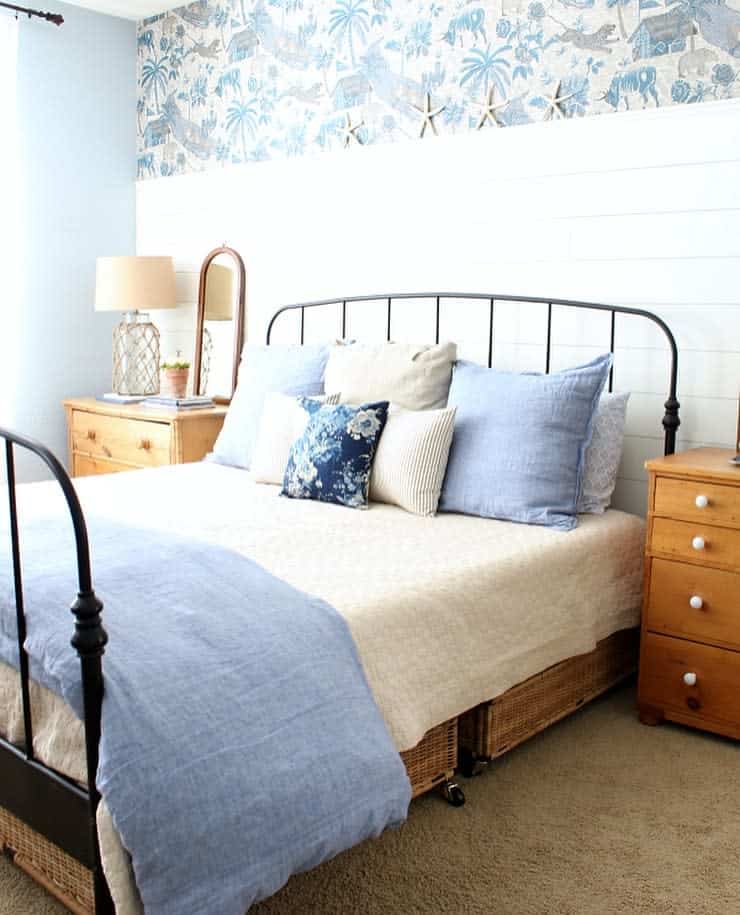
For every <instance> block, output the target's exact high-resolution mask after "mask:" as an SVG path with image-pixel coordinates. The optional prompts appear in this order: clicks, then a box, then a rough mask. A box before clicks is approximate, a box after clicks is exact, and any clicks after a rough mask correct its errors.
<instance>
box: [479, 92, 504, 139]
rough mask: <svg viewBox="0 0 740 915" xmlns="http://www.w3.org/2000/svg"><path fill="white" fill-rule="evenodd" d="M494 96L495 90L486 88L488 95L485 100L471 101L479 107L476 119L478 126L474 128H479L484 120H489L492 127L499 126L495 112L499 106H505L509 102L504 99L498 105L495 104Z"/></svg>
mask: <svg viewBox="0 0 740 915" xmlns="http://www.w3.org/2000/svg"><path fill="white" fill-rule="evenodd" d="M495 98H496V90H495V89H493V88H491V89H489V90H488V95H487V97H486V101H485V102H473V104H474V105H477V106H478V107H479V108H480V109H481V115H480V120H479V121H478V126H477V127H476V128H475V129H476V130H480V129H481V127H483V125H484V124H485V123H486V121H490V122H491V123H492V124H493V126H494V127H501V122H500V121H499V119H498V118H497V117H496V112H497V111H498V110H499V108H506V106H507V105H508V104H509V103H508V101H504V102H501V103H500V104H498V105H495V104H494V101H495Z"/></svg>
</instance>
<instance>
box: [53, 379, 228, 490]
mask: <svg viewBox="0 0 740 915" xmlns="http://www.w3.org/2000/svg"><path fill="white" fill-rule="evenodd" d="M64 409H65V411H66V413H67V437H68V443H69V468H70V472H71V474H72V476H73V477H84V476H92V475H94V474H98V473H116V472H117V471H120V470H135V469H137V468H143V467H161V466H163V465H165V464H186V463H189V462H190V461H200V460H201V459H202V458H203V457H205V455H206V454H208V452H209V451H211V450H212V449H213V443H214V442H215V441H216V437H217V435H218V433H219V432H220V431H221V426H222V425H223V422H224V416H225V415H226V407H211V408H210V409H207V410H180V411H177V410H155V409H153V408H151V407H142V406H139V405H136V404H135V405H132V406H122V405H120V404H112V403H105V402H103V401H100V400H95V399H94V398H93V397H81V398H75V399H73V400H65V401H64Z"/></svg>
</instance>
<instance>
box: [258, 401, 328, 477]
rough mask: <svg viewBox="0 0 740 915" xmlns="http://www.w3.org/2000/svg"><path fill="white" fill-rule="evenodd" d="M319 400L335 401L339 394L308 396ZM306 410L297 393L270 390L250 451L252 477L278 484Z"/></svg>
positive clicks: (303, 427)
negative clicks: (254, 442)
mask: <svg viewBox="0 0 740 915" xmlns="http://www.w3.org/2000/svg"><path fill="white" fill-rule="evenodd" d="M310 399H311V400H318V401H320V402H321V403H328V404H336V403H339V394H333V395H330V396H325V397H312V398H310ZM307 422H308V413H306V411H305V410H304V409H303V407H301V405H300V404H299V403H298V398H297V397H291V396H290V395H288V394H280V393H279V392H277V391H270V392H268V393H267V394H266V395H265V403H264V406H263V407H262V416H261V418H260V424H259V431H258V433H257V444H256V445H255V449H254V453H253V455H252V466H251V471H252V478H253V479H254V481H255V482H256V483H276V484H278V485H282V482H283V477H284V476H285V467H286V465H287V463H288V455H289V454H290V449H291V448H292V447H293V443H294V442H295V441H296V440H297V439H299V438H300V437H301V435H303V431H304V429H305V428H306V423H307Z"/></svg>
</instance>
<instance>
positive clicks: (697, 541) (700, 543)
mask: <svg viewBox="0 0 740 915" xmlns="http://www.w3.org/2000/svg"><path fill="white" fill-rule="evenodd" d="M691 546H693V548H694V549H695V550H703V549H704V546H705V543H704V538H703V537H694V539H693V540H692V541H691Z"/></svg>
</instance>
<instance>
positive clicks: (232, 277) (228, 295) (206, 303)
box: [193, 245, 246, 403]
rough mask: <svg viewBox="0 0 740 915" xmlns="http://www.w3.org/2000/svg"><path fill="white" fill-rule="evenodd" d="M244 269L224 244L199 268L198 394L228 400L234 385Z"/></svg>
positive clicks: (241, 335) (195, 376) (195, 369)
mask: <svg viewBox="0 0 740 915" xmlns="http://www.w3.org/2000/svg"><path fill="white" fill-rule="evenodd" d="M245 286H246V271H245V270H244V261H243V260H242V259H241V257H240V255H239V253H238V252H237V251H235V250H234V249H233V248H227V247H226V246H225V245H224V246H223V247H221V248H215V249H214V250H213V251H211V252H210V254H208V255H207V256H206V259H205V260H204V261H203V266H202V267H201V268H200V282H199V284H198V319H197V324H196V327H195V358H194V360H193V384H194V386H195V387H196V393H197V394H207V395H208V396H209V397H212V398H213V400H214V401H215V402H216V403H229V401H230V400H231V398H232V397H233V395H234V389H235V388H236V375H237V371H238V369H239V358H240V356H241V351H242V346H243V342H244V300H245Z"/></svg>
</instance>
